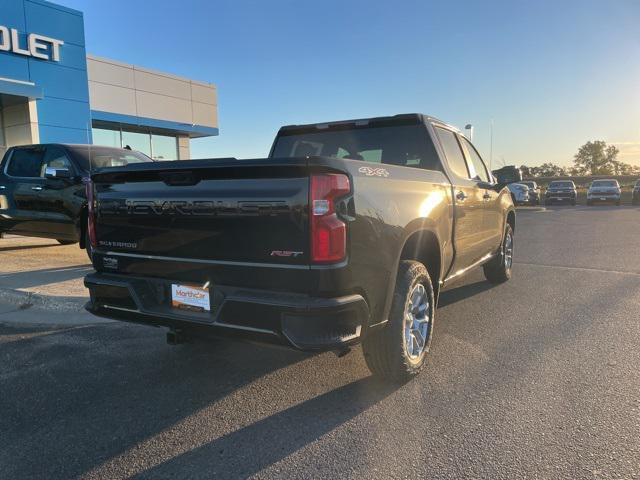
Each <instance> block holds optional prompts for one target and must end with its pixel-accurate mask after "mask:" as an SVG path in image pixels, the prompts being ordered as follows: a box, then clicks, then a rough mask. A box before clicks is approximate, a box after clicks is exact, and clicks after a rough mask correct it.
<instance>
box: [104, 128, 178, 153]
mask: <svg viewBox="0 0 640 480" xmlns="http://www.w3.org/2000/svg"><path fill="white" fill-rule="evenodd" d="M92 131H93V144H94V145H102V146H105V147H117V148H124V147H126V146H129V147H131V149H133V150H137V151H139V152H142V153H144V154H145V155H147V156H149V157H151V158H153V159H154V160H177V159H178V137H176V136H171V135H156V134H155V133H151V132H150V131H148V132H144V131H143V132H141V131H132V130H127V129H125V128H122V129H119V130H112V129H108V128H95V127H94V128H93V129H92Z"/></svg>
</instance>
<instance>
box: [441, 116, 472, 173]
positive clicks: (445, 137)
mask: <svg viewBox="0 0 640 480" xmlns="http://www.w3.org/2000/svg"><path fill="white" fill-rule="evenodd" d="M435 130H436V134H437V135H438V139H439V140H440V144H441V145H442V149H443V150H444V155H445V157H447V162H448V163H449V167H450V168H451V170H453V173H455V174H456V175H457V176H458V177H460V178H471V174H470V172H469V170H468V168H467V162H466V161H465V159H464V154H463V153H462V149H461V148H460V144H459V143H458V140H457V139H456V134H455V133H453V132H452V131H451V130H446V129H444V128H440V127H435Z"/></svg>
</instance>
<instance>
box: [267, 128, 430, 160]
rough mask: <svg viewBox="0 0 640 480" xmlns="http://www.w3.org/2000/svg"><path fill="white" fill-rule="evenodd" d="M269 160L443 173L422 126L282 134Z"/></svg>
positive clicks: (426, 132) (331, 129) (337, 129)
mask: <svg viewBox="0 0 640 480" xmlns="http://www.w3.org/2000/svg"><path fill="white" fill-rule="evenodd" d="M340 127H342V126H340ZM271 156H272V157H273V158H290V157H309V156H323V157H336V158H343V159H349V160H361V161H364V162H369V163H380V164H386V165H398V166H405V167H414V168H422V169H426V170H437V171H442V165H441V164H440V159H439V158H438V154H437V152H436V150H435V147H434V145H433V143H432V141H431V137H430V136H429V133H428V131H427V129H426V127H425V125H423V124H417V125H397V126H366V127H348V128H330V129H327V130H319V129H317V130H313V131H304V132H287V131H283V132H280V134H279V135H278V138H277V139H276V143H275V145H274V148H273V152H272V154H271Z"/></svg>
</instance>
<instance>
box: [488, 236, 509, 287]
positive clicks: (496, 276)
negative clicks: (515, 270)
mask: <svg viewBox="0 0 640 480" xmlns="http://www.w3.org/2000/svg"><path fill="white" fill-rule="evenodd" d="M512 265H513V229H512V228H511V225H509V224H507V228H506V231H505V232H504V238H503V240H502V245H500V250H499V252H498V255H496V256H495V257H494V258H493V259H492V260H490V261H489V262H488V263H485V264H484V266H483V269H484V276H485V278H486V279H487V280H489V281H490V282H491V283H503V282H506V281H507V280H509V279H510V278H511V267H512Z"/></svg>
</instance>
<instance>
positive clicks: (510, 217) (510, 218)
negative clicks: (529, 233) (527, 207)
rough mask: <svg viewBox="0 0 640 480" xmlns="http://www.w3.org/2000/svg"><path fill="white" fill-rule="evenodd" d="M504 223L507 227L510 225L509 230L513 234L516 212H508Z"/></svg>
mask: <svg viewBox="0 0 640 480" xmlns="http://www.w3.org/2000/svg"><path fill="white" fill-rule="evenodd" d="M506 222H507V223H508V224H509V225H511V230H513V233H515V232H516V212H515V210H509V211H508V212H507V218H506Z"/></svg>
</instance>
